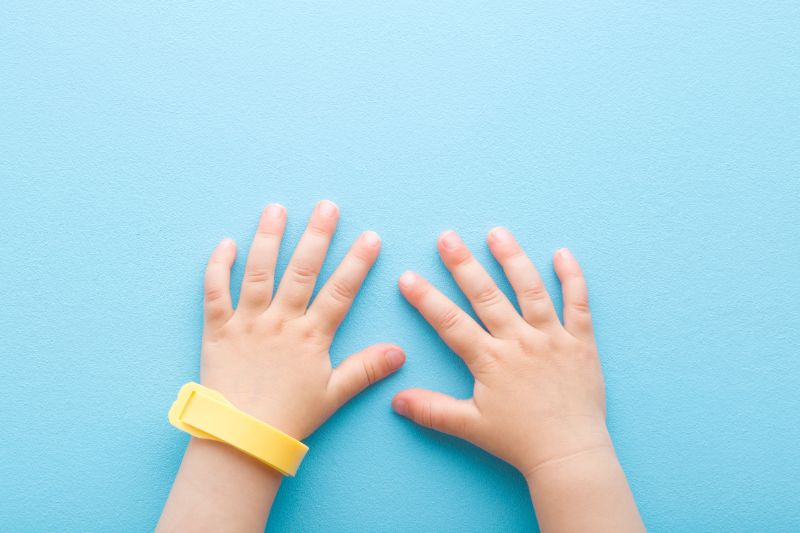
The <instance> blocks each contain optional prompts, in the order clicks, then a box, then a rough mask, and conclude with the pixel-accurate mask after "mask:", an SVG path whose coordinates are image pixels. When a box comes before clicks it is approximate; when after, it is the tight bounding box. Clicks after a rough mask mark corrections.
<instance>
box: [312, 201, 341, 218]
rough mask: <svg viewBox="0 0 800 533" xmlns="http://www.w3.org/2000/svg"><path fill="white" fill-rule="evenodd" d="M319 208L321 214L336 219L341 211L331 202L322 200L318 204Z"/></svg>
mask: <svg viewBox="0 0 800 533" xmlns="http://www.w3.org/2000/svg"><path fill="white" fill-rule="evenodd" d="M317 208H318V209H319V212H320V214H321V215H323V216H326V217H335V216H336V212H337V211H338V210H339V208H338V207H336V204H335V203H333V202H331V201H330V200H322V201H321V202H320V203H318V204H317Z"/></svg>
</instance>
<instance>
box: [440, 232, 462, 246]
mask: <svg viewBox="0 0 800 533" xmlns="http://www.w3.org/2000/svg"><path fill="white" fill-rule="evenodd" d="M441 241H442V246H444V247H445V248H446V249H447V250H455V249H456V248H458V247H459V246H461V244H463V243H462V241H461V237H459V236H458V234H457V233H456V232H455V231H446V232H444V233H442V237H441Z"/></svg>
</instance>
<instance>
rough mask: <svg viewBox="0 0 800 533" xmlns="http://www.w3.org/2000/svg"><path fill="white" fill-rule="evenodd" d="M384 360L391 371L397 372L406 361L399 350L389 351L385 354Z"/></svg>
mask: <svg viewBox="0 0 800 533" xmlns="http://www.w3.org/2000/svg"><path fill="white" fill-rule="evenodd" d="M385 355H386V360H387V361H389V367H390V368H391V369H392V370H397V369H398V368H400V367H401V366H403V363H404V362H405V360H406V357H405V355H403V352H401V351H400V350H394V349H393V350H389V351H387V352H386V354H385Z"/></svg>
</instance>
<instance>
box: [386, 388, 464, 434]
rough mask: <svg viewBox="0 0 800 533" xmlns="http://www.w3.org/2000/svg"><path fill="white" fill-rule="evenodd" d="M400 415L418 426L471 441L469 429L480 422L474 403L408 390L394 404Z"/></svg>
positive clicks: (399, 394)
mask: <svg viewBox="0 0 800 533" xmlns="http://www.w3.org/2000/svg"><path fill="white" fill-rule="evenodd" d="M392 408H394V410H395V411H396V412H397V414H400V415H403V416H405V417H407V418H410V419H411V420H413V421H414V422H416V423H417V424H419V425H421V426H425V427H427V428H431V429H435V430H436V431H441V432H443V433H447V434H449V435H453V436H456V437H460V438H462V439H467V440H469V433H470V429H471V428H472V427H474V424H475V422H476V421H477V419H478V409H477V407H476V406H475V402H473V401H472V399H471V398H470V399H469V400H457V399H455V398H453V397H452V396H448V395H446V394H442V393H440V392H434V391H430V390H425V389H408V390H404V391H401V392H399V393H397V396H395V397H394V400H392Z"/></svg>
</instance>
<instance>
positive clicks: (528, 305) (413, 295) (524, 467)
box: [393, 228, 611, 476]
mask: <svg viewBox="0 0 800 533" xmlns="http://www.w3.org/2000/svg"><path fill="white" fill-rule="evenodd" d="M488 242H489V246H490V248H491V250H492V253H493V254H494V256H495V258H496V259H497V261H498V262H499V263H500V264H501V265H502V267H503V269H504V271H505V273H506V276H507V277H508V279H509V281H510V282H511V285H512V286H513V288H514V291H515V293H516V295H517V299H518V302H519V306H520V308H521V310H522V315H520V314H519V313H517V311H516V309H515V308H514V306H513V305H512V304H511V302H510V301H509V300H508V299H507V298H506V297H505V296H504V295H503V293H502V292H501V291H500V290H499V289H498V288H497V286H496V285H495V283H494V281H492V279H491V277H490V276H489V275H488V273H487V272H486V271H485V270H484V269H483V268H482V267H481V265H480V264H479V263H478V262H477V261H476V260H475V258H474V257H473V256H472V255H471V254H470V252H469V250H468V249H467V247H466V246H465V245H464V243H463V242H462V241H461V239H460V238H459V237H458V235H456V233H454V232H452V231H449V232H446V233H444V234H442V236H441V237H440V238H439V253H440V254H441V256H442V259H443V261H444V263H445V265H446V266H447V268H448V269H449V270H450V272H451V273H452V275H453V277H454V278H455V280H456V282H457V283H458V285H459V286H460V287H461V290H463V291H464V293H465V294H466V296H467V297H468V298H469V301H470V303H471V304H472V306H473V308H474V309H475V312H476V313H477V315H478V317H479V318H480V319H481V321H482V322H483V324H484V326H485V327H486V330H485V329H483V328H482V327H481V326H480V325H478V324H477V323H476V322H475V321H474V320H473V319H472V318H471V317H470V316H469V315H468V314H467V313H465V312H464V311H462V310H461V309H460V308H458V307H457V306H456V305H455V304H454V303H453V302H451V301H450V300H449V299H447V298H446V297H445V296H444V295H443V294H442V293H440V292H439V291H438V290H436V289H435V288H433V287H432V286H431V285H430V284H429V283H428V282H427V281H425V280H424V279H422V278H421V277H420V276H418V275H416V274H413V273H410V272H407V273H405V274H403V275H402V276H401V277H400V280H399V286H400V290H401V291H402V293H403V295H404V296H405V297H406V298H407V299H408V301H409V302H410V303H411V304H412V305H413V306H414V307H416V308H417V310H419V312H420V313H422V315H423V316H424V317H425V319H426V320H427V321H428V322H430V324H431V325H432V326H433V327H434V328H435V329H436V331H437V332H438V333H439V335H440V336H441V337H442V339H443V340H444V341H445V342H446V343H447V344H448V345H449V346H450V347H451V348H452V349H453V350H454V351H455V352H456V353H458V354H459V355H460V356H461V358H462V359H463V360H464V362H465V363H466V364H467V365H468V366H469V369H470V370H471V371H472V374H473V375H474V377H475V388H474V392H473V397H472V398H470V399H467V400H457V399H454V398H452V397H450V396H446V395H443V394H439V393H436V392H431V391H427V390H420V389H411V390H406V391H402V392H400V393H399V394H398V395H397V396H396V397H395V399H394V401H393V407H394V409H395V410H396V411H397V412H398V413H400V414H402V415H405V416H408V417H410V418H411V419H412V420H414V421H415V422H417V423H419V424H422V425H424V426H427V427H431V428H433V429H436V430H439V431H443V432H445V433H450V434H452V435H455V436H457V437H461V438H463V439H466V440H468V441H470V442H472V443H474V444H476V445H477V446H480V447H481V448H483V449H485V450H487V451H488V452H490V453H492V454H494V455H496V456H498V457H500V458H502V459H504V460H506V461H508V462H509V463H511V464H512V465H514V466H515V467H516V468H517V469H519V470H520V471H521V472H522V473H523V474H524V475H526V476H527V475H528V474H530V473H531V472H533V471H534V470H535V469H537V468H538V467H540V466H541V465H544V464H546V463H549V462H552V461H556V460H559V459H562V458H565V457H570V456H574V455H580V454H581V453H582V452H585V451H588V450H594V449H600V448H609V449H610V448H611V440H610V438H609V436H608V433H607V431H606V425H605V397H604V386H603V376H602V373H601V369H600V361H599V359H598V356H597V347H596V345H595V341H594V335H593V333H592V320H591V316H590V314H589V306H588V299H587V290H586V282H585V281H584V278H583V274H582V273H581V269H580V267H579V266H578V263H577V262H576V261H575V259H574V258H573V256H572V254H570V252H569V251H567V250H566V249H563V250H560V251H558V252H557V253H556V254H555V258H554V264H555V270H556V273H557V274H558V277H559V279H560V280H561V285H562V290H563V300H564V324H563V325H562V324H561V323H560V322H559V320H558V316H557V315H556V311H555V309H554V307H553V303H552V302H551V301H550V297H549V296H548V294H547V291H546V290H545V288H544V285H543V284H542V280H541V278H540V277H539V274H538V273H537V272H536V269H535V268H534V266H533V264H532V263H531V261H530V260H529V259H528V257H527V256H526V255H525V253H524V252H523V251H522V249H521V248H520V246H519V245H518V244H517V242H516V241H515V240H514V238H513V237H512V235H511V234H510V233H509V232H508V230H506V229H503V228H497V229H494V230H493V231H491V232H490V233H489V237H488ZM487 330H488V331H487Z"/></svg>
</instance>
